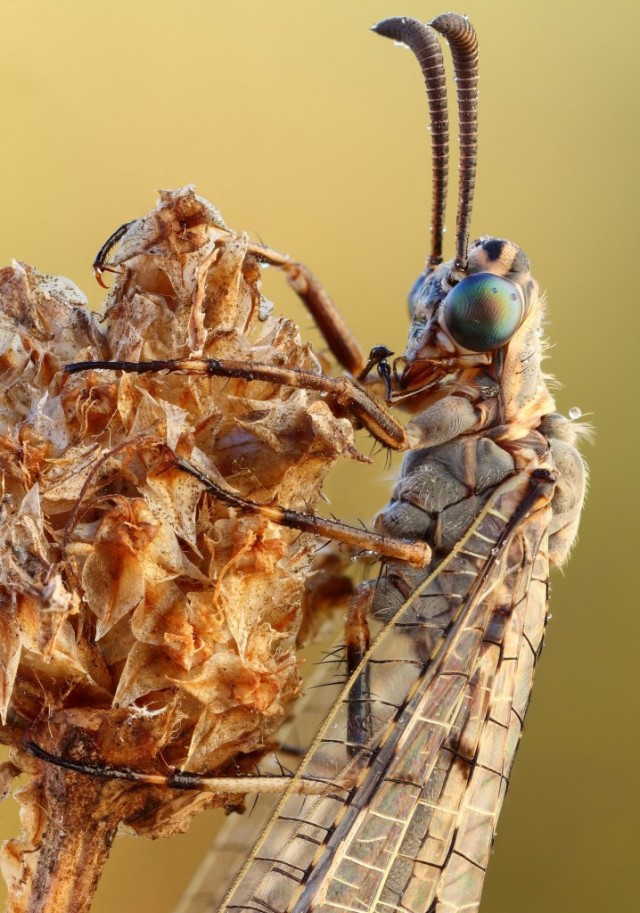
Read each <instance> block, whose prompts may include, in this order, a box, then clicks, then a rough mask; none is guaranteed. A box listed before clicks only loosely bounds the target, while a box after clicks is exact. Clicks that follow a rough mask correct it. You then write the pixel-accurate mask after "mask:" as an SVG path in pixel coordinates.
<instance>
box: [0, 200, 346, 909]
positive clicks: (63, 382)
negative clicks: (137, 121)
mask: <svg viewBox="0 0 640 913" xmlns="http://www.w3.org/2000/svg"><path fill="white" fill-rule="evenodd" d="M113 262H115V263H116V264H118V265H119V268H120V269H119V275H118V277H117V280H116V283H115V286H114V288H113V289H112V291H111V293H110V295H109V297H108V300H107V306H106V312H105V315H104V318H100V317H97V316H96V315H94V314H92V313H91V312H90V311H89V310H88V309H87V306H86V300H85V298H84V296H83V295H82V293H81V292H80V291H79V290H78V289H77V288H76V287H75V286H73V285H72V283H70V282H68V281H67V280H65V279H60V278H53V277H50V276H45V275H42V274H40V273H38V272H37V271H36V270H35V269H33V268H32V267H29V266H26V265H24V264H15V265H13V266H12V267H9V268H6V269H4V270H2V271H1V272H0V345H1V350H0V366H1V369H2V370H1V372H0V374H1V383H2V402H1V404H0V473H1V483H2V527H1V534H0V535H1V542H0V600H1V603H2V605H1V612H0V643H1V651H2V654H1V655H2V663H1V664H0V712H1V715H2V729H1V732H2V738H3V741H4V742H5V743H8V744H9V745H10V746H12V749H13V751H12V758H11V762H10V763H9V764H7V765H5V767H4V777H3V780H4V783H5V785H7V784H8V782H9V780H10V779H11V777H12V776H13V775H15V774H17V773H19V772H25V773H27V774H28V775H29V783H28V785H27V786H26V787H25V788H24V789H23V790H22V791H21V795H20V799H21V803H22V818H23V825H24V830H23V834H22V836H21V837H20V839H17V840H14V841H10V842H9V843H8V844H7V845H6V846H5V848H4V852H3V857H2V865H3V870H4V874H5V877H6V878H7V880H8V882H9V885H10V892H11V901H10V907H9V909H10V911H11V913H17V911H23V910H27V909H28V910H29V911H30V913H34V911H36V910H45V909H46V910H48V911H52V913H53V911H58V910H60V911H61V910H64V909H67V907H66V906H65V903H66V902H67V900H68V898H70V897H72V896H75V898H76V899H77V900H79V899H80V898H81V897H83V896H84V897H85V898H86V903H87V904H88V902H89V901H90V896H91V893H92V891H93V886H94V885H95V882H96V880H97V877H98V874H99V870H100V867H101V865H102V863H103V862H104V859H105V858H106V855H107V853H108V849H109V846H110V844H111V842H112V840H113V838H114V836H115V833H116V831H117V829H118V827H119V826H120V825H127V826H128V827H129V828H130V829H133V830H134V831H135V832H137V833H139V834H146V835H149V836H158V835H161V834H162V835H164V834H172V833H176V832H179V831H182V830H184V828H185V827H186V826H187V824H188V822H189V820H190V819H191V817H192V816H193V814H194V813H195V812H196V811H198V810H199V809H201V808H203V807H208V806H212V805H233V804H238V802H240V801H241V800H239V798H238V797H237V796H230V795H220V794H216V793H175V792H173V791H171V790H168V789H166V788H163V787H152V786H147V785H138V784H132V783H128V782H124V783H123V782H117V781H116V782H113V781H106V780H97V779H94V778H91V777H87V776H82V775H80V774H74V773H69V772H64V771H61V770H60V769H58V768H56V767H53V766H51V765H47V764H43V763H42V762H40V761H37V760H35V759H34V758H32V757H31V756H30V755H28V754H27V753H25V752H24V751H23V750H22V748H21V746H22V745H23V743H24V739H25V737H27V738H33V739H35V740H36V741H38V742H39V743H40V744H41V745H43V747H45V748H46V750H48V751H50V752H52V753H55V754H57V755H61V756H65V757H67V758H73V759H76V760H77V759H81V760H89V761H91V762H93V763H99V764H103V765H117V766H129V767H133V768H136V769H141V770H145V771H158V772H161V773H165V772H166V770H167V765H170V766H172V767H173V766H175V767H180V768H187V769H189V770H192V771H207V772H209V773H216V774H223V773H228V774H235V773H236V772H238V771H240V772H242V771H245V770H248V769H250V768H251V766H252V765H253V763H254V762H255V760H256V759H257V758H259V757H260V754H261V753H262V752H263V751H264V749H265V746H268V744H269V741H270V739H271V738H272V736H273V733H274V731H275V729H276V728H277V726H278V725H279V723H280V722H281V721H282V719H283V717H284V715H285V713H286V712H287V707H288V705H289V703H290V701H291V700H292V698H294V697H295V695H296V694H297V693H298V691H299V689H300V677H299V671H298V666H297V661H296V653H295V648H296V642H297V640H298V639H299V634H300V630H301V626H302V625H303V623H304V626H305V629H306V628H308V627H309V626H310V624H311V622H310V619H309V618H308V617H307V618H305V608H304V607H305V605H306V604H307V603H308V602H309V601H310V600H309V599H306V600H305V589H304V588H305V582H307V581H308V579H309V577H310V573H311V565H312V560H313V556H314V550H315V547H316V543H315V542H314V540H313V538H312V537H311V536H310V535H308V534H300V533H299V532H297V531H296V530H291V529H286V528H284V527H282V526H278V525H275V524H273V523H271V522H270V521H268V520H266V519H265V518H264V517H262V516H261V515H256V514H243V513H241V512H238V511H236V510H234V509H232V508H230V507H228V506H226V505H225V504H223V503H221V502H219V501H216V500H215V499H214V498H213V497H211V496H210V495H209V494H206V493H203V486H202V484H201V482H200V481H198V479H196V478H194V477H192V476H190V475H188V474H186V473H184V472H183V471H182V470H181V469H180V468H179V467H178V466H177V465H176V457H178V458H182V459H187V460H189V461H190V462H191V463H192V464H193V465H194V466H196V467H197V468H198V469H199V470H201V471H202V472H204V473H206V474H207V475H208V476H209V477H211V478H212V479H213V480H218V481H219V482H221V484H224V485H225V486H226V487H227V488H230V489H233V490H235V491H237V492H239V493H240V494H242V495H243V496H245V497H249V498H252V499H254V500H258V501H265V502H270V501H272V500H277V501H278V502H280V503H282V504H284V505H286V506H289V507H293V508H297V509H299V510H308V509H312V508H313V505H314V504H315V502H316V500H317V497H318V494H319V491H320V487H321V484H322V480H323V478H324V476H325V475H326V473H327V471H328V469H329V468H330V467H331V465H332V464H333V462H334V461H335V459H336V458H337V457H338V456H340V455H343V456H347V457H351V458H357V459H360V457H359V455H358V454H357V451H356V450H355V449H354V445H353V439H352V428H351V425H350V423H349V421H347V420H346V419H343V418H336V417H335V416H334V415H333V414H332V412H331V411H330V409H329V408H328V406H327V405H326V403H325V402H324V401H323V399H322V398H320V397H319V395H318V394H317V393H313V392H309V391H306V390H300V389H292V388H289V387H284V386H279V385H276V384H273V383H265V382H262V381H256V382H248V381H247V380H243V379H221V378H213V377H206V376H201V377H188V378H186V377H184V376H181V375H179V374H170V373H164V374H163V373H147V374H142V375H137V374H118V373H117V372H104V371H89V372H84V373H78V374H75V375H66V374H65V373H64V370H63V369H64V366H65V365H67V364H69V363H70V362H77V361H82V360H99V359H123V360H124V359H126V360H150V359H175V358H180V357H185V356H187V355H193V354H198V355H202V356H203V357H209V358H212V357H215V358H217V359H223V358H233V359H242V360H245V361H252V362H261V363H264V364H269V365H278V366H287V367H294V368H304V369H306V370H311V371H320V365H319V362H318V359H317V358H316V356H315V355H314V354H313V352H312V351H311V350H310V348H309V346H308V345H306V344H303V343H302V342H301V340H300V337H299V333H298V330H297V327H296V326H295V325H294V324H293V323H292V322H291V321H290V320H286V319H282V318H277V317H274V316H271V313H270V305H269V303H268V302H267V301H266V300H265V299H264V297H263V296H262V294H261V291H260V270H259V263H258V262H257V260H256V259H255V257H254V256H252V254H251V252H250V251H249V249H248V239H247V237H246V235H244V234H237V233H236V232H234V231H232V230H231V229H229V228H227V226H226V225H225V224H224V222H223V220H222V218H221V216H220V213H219V212H218V211H217V209H215V207H213V206H212V205H211V204H209V203H207V202H206V201H204V200H203V199H201V198H199V197H198V196H196V194H195V193H194V192H193V190H192V189H191V188H188V187H187V188H184V189H182V190H179V191H175V192H163V193H162V194H161V197H160V201H159V204H158V206H157V208H156V209H155V210H154V211H152V212H151V213H150V214H149V215H148V216H146V217H145V218H143V219H140V220H138V221H137V222H135V223H133V224H132V225H131V226H130V227H129V228H128V230H127V231H126V233H125V234H124V237H123V238H122V241H121V244H120V246H119V248H118V252H117V256H116V257H115V258H114V261H113ZM103 320H104V329H103ZM311 577H312V584H311V590H313V592H314V593H315V597H314V598H315V601H316V604H318V605H320V604H322V602H323V600H322V593H321V590H322V587H321V586H320V587H318V578H317V577H316V579H315V582H314V581H313V575H311ZM314 586H315V590H314ZM334 586H335V583H334ZM347 589H348V584H347V583H346V582H345V592H346V590H347ZM311 590H310V591H311ZM65 898H66V899H65ZM84 908H85V907H82V906H74V907H73V909H84Z"/></svg>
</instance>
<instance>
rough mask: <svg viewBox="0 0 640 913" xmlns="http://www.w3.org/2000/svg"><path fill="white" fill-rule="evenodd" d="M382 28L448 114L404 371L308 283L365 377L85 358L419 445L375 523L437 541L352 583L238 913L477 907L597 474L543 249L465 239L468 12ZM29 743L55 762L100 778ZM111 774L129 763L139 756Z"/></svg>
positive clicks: (398, 445)
mask: <svg viewBox="0 0 640 913" xmlns="http://www.w3.org/2000/svg"><path fill="white" fill-rule="evenodd" d="M374 31H375V32H376V33H378V34H380V35H383V36H385V37H388V38H391V39H393V40H395V41H396V42H398V43H401V44H404V45H407V46H408V47H409V48H410V49H411V50H412V51H413V52H414V54H415V55H416V57H417V58H418V61H419V64H420V67H421V69H422V73H423V76H424V79H425V82H426V87H427V95H428V101H429V109H430V119H431V135H432V145H433V208H432V216H431V249H430V254H429V257H428V260H427V264H426V269H425V272H424V273H423V274H422V275H421V276H420V278H419V279H418V281H417V282H416V283H415V284H414V286H413V288H412V290H411V293H410V296H409V305H410V313H411V328H410V331H409V340H408V344H407V347H406V349H405V352H404V354H403V356H402V357H401V358H398V359H396V360H395V361H394V362H392V363H390V362H389V360H388V359H389V357H390V355H391V354H392V353H390V352H389V350H388V349H386V348H385V347H384V346H378V347H376V348H375V349H373V350H372V352H371V355H370V358H369V360H368V362H366V363H363V364H359V362H358V357H354V358H351V356H349V355H347V356H346V357H342V356H341V353H342V352H345V351H346V352H353V351H357V350H354V349H353V347H350V345H349V344H348V343H349V337H348V333H347V332H346V330H344V328H343V327H342V325H341V324H340V323H339V321H337V319H333V318H334V316H335V315H333V312H332V311H331V307H330V306H329V305H327V304H326V302H324V301H322V302H321V306H320V308H319V309H316V311H314V302H315V303H316V304H317V300H316V299H318V300H319V298H318V295H315V293H314V292H313V289H312V291H311V293H309V294H307V295H306V298H305V293H304V290H303V291H302V297H303V299H305V301H306V303H307V304H308V306H309V308H310V310H311V311H312V313H314V316H316V317H318V318H319V324H320V326H321V329H322V330H323V333H324V335H325V337H326V338H327V339H328V341H329V344H330V346H331V348H332V349H333V351H334V353H336V354H337V355H338V358H339V360H341V361H342V363H343V365H345V367H347V369H348V370H349V371H350V373H351V374H352V375H354V376H355V377H356V380H355V381H354V380H351V379H350V378H331V377H327V376H325V375H318V374H310V373H308V372H303V371H294V370H289V369H280V368H274V367H270V368H260V366H259V365H255V364H252V365H251V366H250V367H247V366H246V365H244V366H243V365H241V364H236V363H231V362H226V363H224V362H222V361H220V362H219V361H213V360H212V359H210V360H206V359H182V360H180V361H176V360H174V361H173V362H149V363H146V364H145V363H143V362H136V363H133V362H132V363H125V362H117V363H116V362H110V363H106V362H105V363H104V364H101V363H97V362H94V363H92V364H91V363H84V364H76V365H72V366H70V367H69V370H70V371H82V370H87V369H88V368H91V367H92V368H94V369H100V368H105V369H110V370H114V369H118V370H121V371H135V372H144V371H156V370H173V371H179V372H181V373H183V374H195V375H197V374H203V375H207V374H208V375H210V376H223V377H224V376H228V377H245V378H246V379H248V380H266V381H271V382H274V383H282V384H287V385H290V386H294V387H295V386H297V387H301V388H305V387H307V388H312V389H314V390H321V391H323V392H324V393H325V394H326V401H327V402H328V403H329V404H330V405H333V407H334V408H336V409H338V410H341V413H340V414H345V415H349V416H351V417H353V418H354V419H355V421H356V423H357V424H360V425H364V426H365V427H366V428H367V429H368V430H369V431H370V432H371V433H372V435H373V436H374V437H376V438H377V439H378V440H379V441H381V442H382V443H383V444H385V445H386V446H389V447H393V448H394V449H397V450H406V451H409V452H408V454H407V456H406V457H405V460H404V463H403V465H402V469H401V472H400V476H399V478H398V480H397V482H396V484H395V487H394V490H393V494H392V497H391V500H390V502H389V504H388V505H387V506H386V507H385V508H384V509H383V510H382V511H381V512H380V513H379V514H378V516H377V518H376V521H375V533H376V534H377V536H378V537H385V539H384V541H392V540H396V539H400V540H403V541H406V540H414V541H415V542H416V543H418V544H421V545H422V547H424V546H425V544H426V546H428V548H429V549H430V560H429V562H428V563H427V564H426V566H424V567H419V566H417V565H419V563H420V562H419V561H417V562H415V563H414V564H413V565H410V564H409V563H408V562H407V561H405V560H401V558H399V557H393V554H392V553H391V552H389V551H386V552H385V549H384V548H383V547H382V546H380V547H378V548H377V551H379V552H380V553H383V554H386V558H385V561H384V565H383V570H382V572H381V574H380V576H379V577H378V579H377V580H376V581H368V582H366V583H364V584H363V585H362V586H361V587H360V588H359V589H358V590H357V592H356V595H355V597H354V598H353V600H352V604H351V609H350V612H349V616H348V619H347V625H346V638H345V640H346V649H345V653H346V657H345V658H346V666H347V669H348V676H347V681H346V682H345V683H344V684H343V686H342V688H341V690H340V693H339V695H338V697H337V698H336V700H335V702H334V704H333V706H332V709H331V710H330V712H329V714H328V716H327V717H326V719H325V721H324V723H323V724H322V726H321V728H320V730H319V733H318V735H317V736H316V738H315V740H314V742H313V744H312V745H311V747H310V749H309V750H308V752H307V753H306V755H305V757H304V760H303V761H302V762H301V764H300V766H299V768H298V769H297V770H296V772H295V773H294V774H292V775H286V776H285V775H282V776H273V777H271V778H270V779H269V780H268V781H267V780H266V778H261V779H259V780H258V779H257V778H256V779H255V780H253V779H252V778H250V777H243V778H239V779H238V781H237V789H239V790H244V791H247V792H248V791H250V790H252V789H253V790H256V789H262V788H263V787H264V786H265V785H266V786H268V787H269V788H271V789H273V790H274V791H277V790H280V791H284V794H283V796H282V798H281V799H280V802H279V805H278V808H277V810H276V813H275V815H274V817H273V818H272V820H271V822H270V823H269V824H268V826H267V828H266V830H265V831H264V833H263V834H262V836H261V837H260V839H259V841H258V843H257V845H256V847H255V849H254V850H253V852H252V853H251V855H250V857H249V859H248V861H247V862H246V864H245V865H244V867H243V868H242V870H241V872H240V874H239V876H238V878H237V880H236V882H235V884H234V886H233V887H232V889H231V891H230V892H229V894H228V896H227V897H226V899H225V900H224V902H223V904H222V907H221V910H222V911H224V913H241V911H242V913H249V911H251V913H307V911H314V913H320V911H321V913H330V911H349V913H373V911H375V913H390V911H402V913H459V911H463V910H464V911H466V913H471V911H474V910H477V909H478V907H479V903H480V896H481V891H482V885H483V880H484V876H485V872H486V868H487V864H488V861H489V854H490V851H491V846H492V842H493V838H494V834H495V829H496V821H497V818H498V814H499V812H500V808H501V805H502V802H503V799H504V795H505V792H506V789H507V785H508V782H509V776H510V772H511V767H512V764H513V760H514V756H515V752H516V749H517V746H518V742H519V740H520V735H521V732H522V727H523V721H524V717H525V713H526V709H527V704H528V701H529V694H530V691H531V685H532V681H533V674H534V670H535V665H536V660H537V658H538V655H539V653H540V650H541V647H542V643H543V637H544V630H545V623H546V618H547V597H548V572H549V566H550V565H553V566H560V565H562V564H563V563H564V561H565V560H566V558H567V555H568V552H569V550H570V548H571V545H572V543H573V540H574V538H575V535H576V531H577V526H578V521H579V515H580V509H581V505H582V500H583V494H584V477H585V470H584V466H583V462H582V459H581V457H580V455H579V453H578V452H577V450H576V449H575V446H574V443H575V439H576V436H577V434H578V432H579V430H580V429H579V426H576V425H575V423H574V422H573V421H572V420H570V419H567V418H565V417H563V416H561V415H559V414H557V413H556V411H555V405H554V401H553V398H552V396H551V394H550V392H549V390H548V388H547V384H546V377H545V375H544V373H543V371H542V368H541V360H542V352H543V342H542V318H543V301H542V299H541V297H540V295H539V291H538V286H537V283H536V282H535V280H534V279H533V277H532V276H531V273H530V268H529V260H528V258H527V257H526V255H525V254H524V252H523V251H522V250H521V249H520V248H519V247H518V246H516V245H515V244H513V243H512V242H510V241H506V240H504V239H501V238H497V237H489V236H482V237H480V238H479V239H478V240H475V241H473V242H472V243H469V229H470V219H471V208H472V198H473V191H474V183H475V173H476V154H477V79H478V75H477V62H478V48H477V39H476V35H475V32H474V30H473V28H472V26H471V24H470V23H469V22H468V20H467V19H466V18H464V17H462V16H459V15H457V14H453V13H446V14H443V15H441V16H438V17H437V18H436V19H434V20H433V21H432V22H431V23H430V24H429V25H424V24H422V23H420V22H418V21H416V20H414V19H409V18H393V19H387V20H385V21H383V22H381V23H379V24H378V25H377V26H375V27H374ZM438 34H440V35H441V36H444V38H445V39H446V40H447V42H448V45H449V47H450V49H451V53H452V56H453V65H454V70H455V80H456V93H457V102H458V108H459V133H460V175H459V194H458V211H457V226H456V236H455V256H454V258H453V259H452V260H451V261H449V262H444V261H443V252H442V241H443V231H444V208H445V199H446V192H447V171H448V149H449V140H448V113H447V99H446V85H445V74H444V67H443V58H442V53H441V48H440V43H439V39H438ZM126 230H127V227H126V226H125V227H124V231H125V232H126ZM118 240H119V239H118V238H116V237H115V236H114V238H113V239H112V241H113V242H114V243H115V242H116V241H118ZM110 249H111V248H110V246H109V245H107V246H106V248H105V249H104V251H103V255H102V257H101V258H100V259H99V262H98V268H99V269H101V268H103V267H105V263H106V259H107V256H108V255H109V253H110ZM260 256H261V258H262V260H263V261H267V262H272V263H274V264H276V265H278V266H283V267H284V268H287V264H286V263H284V261H283V262H280V261H278V257H277V255H275V253H274V252H270V251H268V250H266V249H263V250H262V252H261V254H260ZM303 279H304V277H303ZM294 285H295V281H294ZM303 285H304V282H303ZM299 291H300V289H299ZM321 297H322V296H320V298H321ZM343 342H344V345H343ZM374 370H375V372H377V374H378V379H376V380H375V381H371V385H372V386H373V385H374V384H376V385H377V387H378V388H379V389H384V390H385V391H386V399H387V402H388V403H389V404H391V405H393V404H398V405H400V406H401V407H402V408H404V409H405V410H407V411H408V412H409V413H410V414H411V419H410V421H409V423H408V424H407V426H406V427H404V428H403V427H402V425H400V424H399V423H397V422H396V421H395V419H393V418H392V417H391V416H390V415H389V414H388V413H387V412H386V411H385V410H383V409H381V407H379V406H378V405H377V404H376V403H375V400H373V399H372V398H371V397H370V396H369V394H368V392H367V385H368V384H369V383H370V381H369V375H370V374H371V373H372V372H374ZM243 372H244V373H243ZM176 465H177V467H178V468H179V469H181V470H183V471H185V472H187V473H190V474H192V475H195V476H196V478H197V479H198V480H199V481H200V482H201V483H202V484H203V485H204V486H205V487H207V488H208V490H209V491H210V492H212V493H213V494H214V495H215V496H216V497H218V498H221V499H223V500H224V499H225V498H226V499H227V502H228V503H230V504H231V505H232V506H234V507H236V508H237V509H238V510H245V511H250V510H254V511H260V510H262V511H267V512H269V513H268V516H269V518H270V519H271V520H274V521H275V522H283V523H288V524H289V525H292V526H294V527H295V526H296V523H297V524H298V527H299V528H303V529H305V530H307V531H315V532H317V533H318V534H319V535H324V536H332V535H333V533H332V528H331V525H330V524H327V523H326V522H325V523H324V525H322V524H320V523H318V524H317V525H316V526H314V525H313V520H312V518H310V517H309V516H307V517H306V519H305V518H303V517H301V515H299V514H298V515H296V517H293V515H292V512H291V511H289V512H287V511H283V510H280V508H278V507H277V506H274V505H271V506H269V507H267V508H265V507H264V505H263V506H260V505H258V504H256V503H254V502H251V501H249V500H246V499H244V500H243V499H241V498H237V497H236V498H235V500H233V497H232V496H230V495H229V493H228V492H227V493H225V491H224V490H223V489H221V488H220V487H219V486H218V487H216V486H215V485H214V483H212V482H210V481H208V480H207V478H206V476H203V475H202V474H201V473H198V472H197V471H196V470H194V469H193V467H192V466H190V465H189V464H188V463H186V462H184V461H182V462H180V461H179V462H178V463H177V464H176ZM301 524H302V525H301ZM305 524H306V525H305ZM349 535H351V533H349ZM343 541H347V542H348V541H350V540H349V537H348V535H347V536H346V537H343ZM377 541H378V544H379V543H380V542H382V541H383V539H379V540H377ZM352 544H353V545H354V546H355V545H357V540H356V539H353V542H352ZM360 546H362V541H361V540H360ZM403 547H404V546H403ZM30 748H31V750H32V751H33V752H34V753H35V754H38V755H39V757H41V758H44V759H45V760H48V761H54V762H56V763H66V766H68V767H71V768H72V769H74V770H78V771H81V772H85V773H100V771H98V770H95V769H90V767H89V766H88V765H86V764H85V765H80V764H77V763H76V764H75V765H74V764H73V763H69V762H61V760H60V759H56V758H52V757H51V756H50V755H47V754H46V753H45V752H43V751H40V750H39V749H38V746H37V745H34V744H32V745H31V746H30ZM102 774H103V775H107V776H119V775H121V776H123V777H125V778H126V777H129V778H133V776H134V775H133V773H132V772H131V771H130V770H128V771H120V772H118V771H116V770H114V769H110V770H107V771H104V770H103V771H102ZM138 779H143V780H144V775H140V776H139V777H138ZM156 779H157V778H156ZM167 782H168V785H170V786H172V787H174V788H198V787H201V786H209V787H213V788H216V784H217V781H216V779H215V778H211V779H210V780H207V779H206V778H203V777H201V776H200V777H199V776H196V775H188V774H179V775H176V776H175V777H173V778H171V779H170V780H168V781H167ZM227 787H228V784H227V783H225V788H227ZM198 903H199V904H200V905H199V906H198V907H197V908H198V909H200V910H202V909H212V904H210V905H209V906H207V903H206V899H205V898H203V897H202V896H201V897H200V899H199V901H198ZM195 904H196V901H194V906H193V907H191V906H185V907H183V909H184V910H186V909H196V906H195Z"/></svg>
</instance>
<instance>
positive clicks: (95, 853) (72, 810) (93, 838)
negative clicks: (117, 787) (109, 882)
mask: <svg viewBox="0 0 640 913" xmlns="http://www.w3.org/2000/svg"><path fill="white" fill-rule="evenodd" d="M45 777H46V780H47V793H48V813H49V818H48V825H47V829H46V833H45V835H44V839H43V842H42V846H41V849H40V853H39V857H38V867H37V869H36V873H35V878H34V881H33V888H32V892H31V897H30V899H29V905H28V907H27V913H86V911H88V910H89V909H90V907H91V903H92V900H93V895H94V894H95V891H96V888H97V886H98V881H99V879H100V875H101V873H102V868H103V866H104V864H105V862H106V861H107V857H108V855H109V850H110V849H111V844H112V843H113V840H114V838H115V836H116V831H117V829H118V824H119V822H120V809H119V807H118V804H116V805H115V806H114V804H113V802H112V794H113V789H112V787H111V784H102V783H96V782H92V781H91V780H90V779H88V778H87V777H82V776H79V775H77V774H69V773H66V772H62V771H59V770H54V769H52V768H50V769H48V770H47V771H46V773H45ZM106 793H109V794H110V797H109V800H108V801H107V797H106V795H105V794H106ZM9 913H10V911H9Z"/></svg>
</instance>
